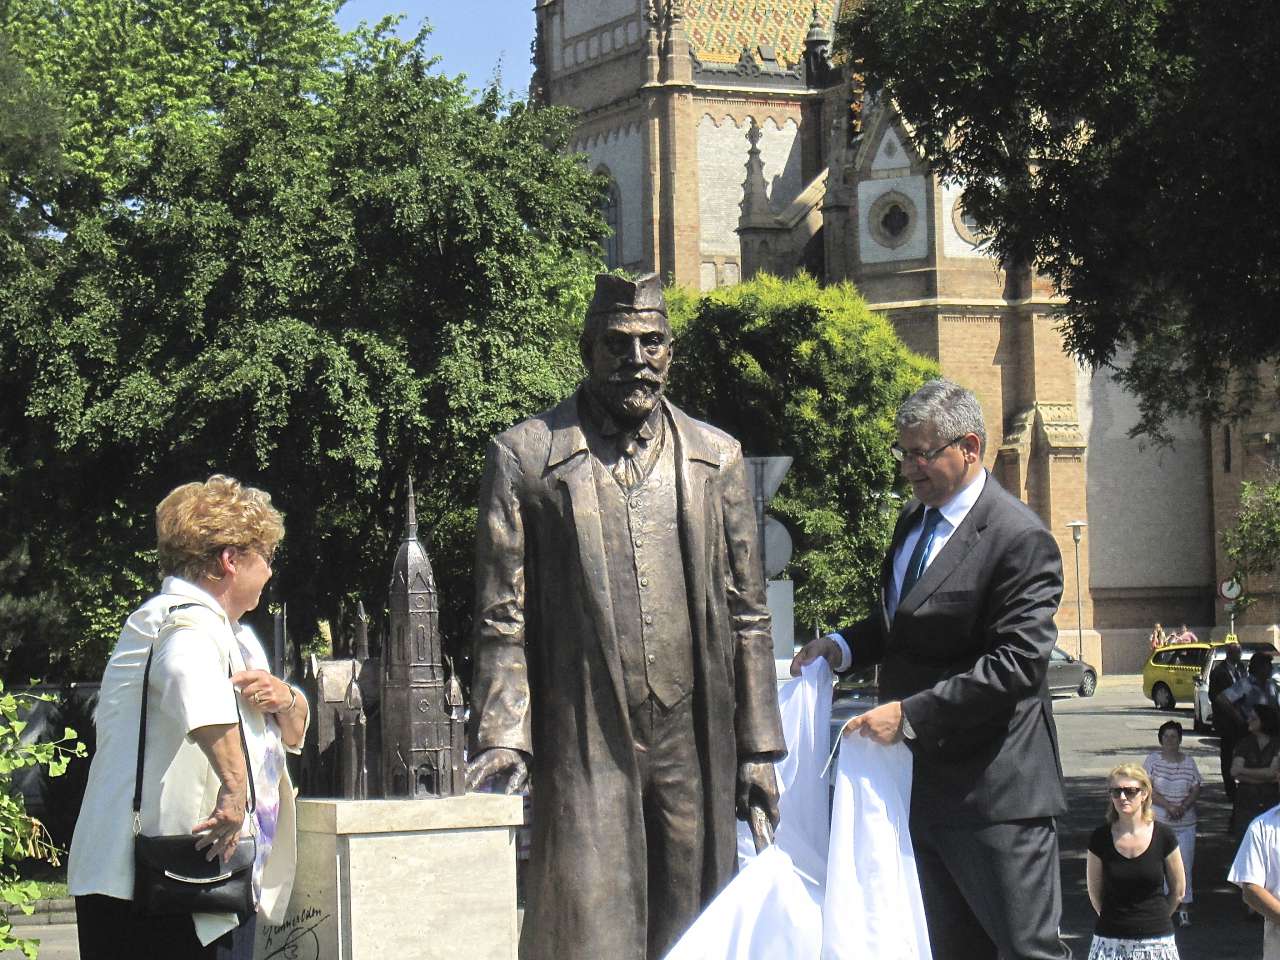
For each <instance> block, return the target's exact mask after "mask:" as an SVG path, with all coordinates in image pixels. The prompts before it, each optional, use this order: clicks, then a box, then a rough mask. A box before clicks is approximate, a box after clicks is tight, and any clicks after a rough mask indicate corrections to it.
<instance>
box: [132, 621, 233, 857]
mask: <svg viewBox="0 0 1280 960" xmlns="http://www.w3.org/2000/svg"><path fill="white" fill-rule="evenodd" d="M198 606H200V604H198V603H182V604H179V605H178V606H176V607H170V608H169V613H173V611H175V610H183V609H185V608H187V607H198ZM155 653H156V648H155V645H154V644H152V646H151V650H150V651H149V652H148V653H147V665H146V667H145V668H144V669H143V671H142V707H141V709H140V710H139V716H138V768H137V771H136V773H135V774H134V777H133V832H134V834H135V835H136V834H138V833H141V832H142V767H143V762H144V759H145V757H146V752H147V697H148V694H149V693H150V689H151V658H152V657H154V656H155ZM227 679H228V680H230V679H231V664H230V663H228V664H227ZM232 701H233V702H234V703H235V705H236V726H237V728H238V729H239V730H240V749H242V750H243V751H244V766H245V773H246V774H247V776H248V779H249V807H248V809H247V810H246V813H253V812H254V811H255V810H256V809H257V807H258V793H257V791H256V790H255V789H254V786H253V763H252V762H251V761H250V760H249V741H248V740H247V739H245V735H244V717H242V716H241V715H240V699H239V697H236V696H235V694H234V693H233V694H232ZM251 826H252V825H251Z"/></svg>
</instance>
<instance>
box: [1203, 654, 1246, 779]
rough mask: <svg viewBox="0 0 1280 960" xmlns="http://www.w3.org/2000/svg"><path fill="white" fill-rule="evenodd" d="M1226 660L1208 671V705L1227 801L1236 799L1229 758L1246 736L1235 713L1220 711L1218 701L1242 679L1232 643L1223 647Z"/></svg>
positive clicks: (1242, 664) (1238, 655)
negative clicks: (1215, 734) (1211, 705)
mask: <svg viewBox="0 0 1280 960" xmlns="http://www.w3.org/2000/svg"><path fill="white" fill-rule="evenodd" d="M1225 653H1226V657H1225V659H1223V660H1222V661H1221V662H1220V663H1218V664H1216V665H1215V666H1214V668H1213V669H1212V670H1210V671H1209V703H1211V704H1213V705H1214V708H1213V729H1214V732H1215V733H1217V735H1218V761H1219V763H1220V764H1221V769H1222V789H1223V790H1224V791H1225V792H1226V794H1227V799H1228V800H1232V799H1234V798H1235V795H1236V782H1235V781H1234V780H1232V779H1231V758H1232V757H1233V756H1235V751H1236V742H1237V741H1238V740H1239V739H1240V738H1241V737H1242V736H1244V734H1245V729H1244V727H1243V726H1240V725H1239V721H1238V719H1237V717H1236V714H1235V711H1227V710H1219V709H1218V708H1217V702H1218V697H1220V696H1221V695H1222V694H1223V693H1225V692H1226V691H1227V690H1229V689H1231V688H1232V687H1233V686H1235V685H1236V684H1237V683H1239V682H1240V681H1241V680H1243V679H1244V678H1245V674H1246V671H1245V667H1244V663H1243V662H1242V661H1241V651H1240V644H1239V643H1236V642H1235V641H1234V640H1232V641H1230V642H1228V643H1227V645H1226V650H1225Z"/></svg>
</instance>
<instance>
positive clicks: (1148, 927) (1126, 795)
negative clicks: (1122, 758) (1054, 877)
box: [1086, 763, 1185, 960]
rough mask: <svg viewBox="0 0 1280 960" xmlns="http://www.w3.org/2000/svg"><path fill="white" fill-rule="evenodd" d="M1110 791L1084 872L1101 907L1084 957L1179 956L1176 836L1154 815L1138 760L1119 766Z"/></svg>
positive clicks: (1144, 959)
mask: <svg viewBox="0 0 1280 960" xmlns="http://www.w3.org/2000/svg"><path fill="white" fill-rule="evenodd" d="M1107 792H1108V800H1107V822H1106V823H1104V824H1103V825H1102V826H1100V827H1099V828H1098V829H1097V830H1095V831H1094V832H1093V836H1092V837H1090V838H1089V854H1088V865H1087V873H1086V877H1087V880H1088V887H1089V902H1090V903H1091V904H1093V909H1094V910H1095V911H1096V912H1097V914H1098V924H1097V926H1096V927H1095V928H1094V935H1093V944H1092V945H1091V946H1090V947H1089V960H1178V946H1177V944H1176V943H1175V942H1174V939H1173V912H1174V910H1176V909H1177V908H1178V904H1179V903H1180V902H1181V901H1182V893H1183V889H1184V887H1185V878H1184V875H1183V870H1182V855H1181V854H1180V853H1179V852H1178V838H1177V837H1176V836H1175V835H1174V832H1173V831H1172V830H1170V829H1169V828H1168V827H1167V826H1166V825H1164V824H1163V823H1157V822H1156V820H1155V816H1154V815H1153V814H1152V812H1151V792H1152V791H1151V780H1150V778H1149V777H1148V776H1147V771H1146V770H1144V769H1143V768H1142V767H1140V766H1138V765H1137V764H1130V763H1126V764H1121V765H1120V766H1118V767H1116V768H1115V769H1114V770H1112V771H1111V775H1110V776H1109V777H1108V778H1107Z"/></svg>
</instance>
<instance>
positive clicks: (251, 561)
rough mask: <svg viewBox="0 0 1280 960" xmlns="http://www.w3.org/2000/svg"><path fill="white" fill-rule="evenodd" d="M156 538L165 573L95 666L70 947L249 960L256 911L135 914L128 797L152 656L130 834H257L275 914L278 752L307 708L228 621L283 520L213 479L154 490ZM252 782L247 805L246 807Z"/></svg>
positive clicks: (264, 903)
mask: <svg viewBox="0 0 1280 960" xmlns="http://www.w3.org/2000/svg"><path fill="white" fill-rule="evenodd" d="M156 534H157V540H158V553H159V560H160V568H161V570H162V571H163V572H164V573H165V574H166V576H165V579H164V582H163V584H162V585H161V587H160V593H159V594H157V595H156V596H154V597H152V598H151V599H150V600H148V601H147V602H146V603H144V604H143V605H142V606H141V607H139V608H138V609H137V610H136V611H134V612H133V614H132V615H130V617H129V619H128V620H127V621H125V624H124V629H123V630H122V631H121V633H120V639H119V641H118V642H117V643H116V647H115V650H114V651H113V652H112V654H111V659H110V661H109V662H108V664H107V669H106V672H105V673H104V674H103V676H102V688H101V692H100V694H99V700H98V709H97V712H96V714H95V716H94V723H95V725H96V728H97V734H98V750H97V753H96V754H95V756H94V759H93V764H92V766H91V768H90V771H89V784H88V788H87V790H86V792H85V798H84V804H83V806H82V808H81V813H80V819H79V821H78V822H77V823H76V829H75V835H74V837H73V839H72V842H71V857H70V865H69V868H68V876H67V880H68V886H69V888H70V893H71V895H72V896H74V897H75V898H76V919H77V923H78V925H79V939H80V957H81V958H82V960H100V958H112V960H114V958H121V960H123V958H131V960H132V958H140V957H164V958H166V960H185V958H189V957H190V958H194V957H201V958H217V960H242V958H243V960H249V958H251V957H252V956H253V940H254V931H255V926H256V917H257V914H256V913H255V914H252V915H250V916H248V917H241V916H237V915H235V914H206V913H196V914H191V915H186V916H177V917H148V916H139V915H135V913H134V912H133V910H132V904H131V902H130V901H131V900H132V898H133V881H134V867H133V812H132V797H133V792H134V780H135V772H136V771H135V767H136V764H137V751H138V723H139V716H140V708H141V705H142V681H143V672H144V667H145V665H146V662H147V659H148V656H149V655H150V656H151V660H152V662H151V672H150V680H149V683H148V701H149V702H148V706H147V712H148V723H147V742H146V755H145V770H144V772H143V795H142V810H141V828H142V833H143V834H146V835H173V834H190V835H191V842H192V844H194V846H195V847H196V848H197V849H199V850H203V851H205V855H206V857H207V858H208V859H210V860H212V859H214V858H215V857H222V858H224V859H225V858H229V857H230V855H231V853H232V852H233V851H234V849H235V847H236V844H237V842H238V841H239V839H240V837H241V836H242V835H248V834H250V833H252V834H255V835H256V837H257V855H256V859H255V862H254V866H253V891H254V899H255V902H256V904H257V907H258V912H260V913H262V914H263V915H264V916H265V917H266V918H268V919H269V920H272V921H276V922H278V921H279V920H280V919H281V917H282V914H283V912H284V910H285V907H286V906H287V904H288V901H289V893H290V889H291V887H292V884H293V872H294V854H295V850H294V821H293V796H294V794H293V787H292V785H291V784H290V782H289V775H288V772H287V770H286V768H285V762H284V761H285V751H291V752H297V750H298V749H300V747H301V745H302V740H303V737H304V736H305V734H306V728H307V722H308V719H309V715H308V710H307V703H306V700H305V699H304V698H303V697H302V696H301V694H300V693H299V692H298V691H297V690H296V689H295V688H293V687H291V686H289V685H288V684H286V683H285V682H284V681H282V680H279V679H277V678H276V677H273V676H272V675H271V674H270V673H269V672H268V664H267V658H266V654H265V652H264V651H263V648H262V644H261V643H260V642H259V641H258V638H257V637H255V636H254V634H253V631H252V630H250V629H249V627H247V626H246V625H244V624H241V623H240V618H241V617H243V616H244V615H245V614H246V613H248V612H249V611H250V610H253V609H254V608H255V607H257V605H258V600H259V598H260V596H261V594H262V588H263V587H264V586H265V585H266V583H267V581H268V580H269V579H270V578H271V559H272V556H273V555H274V554H275V550H276V547H277V545H278V544H279V543H280V540H281V538H282V537H283V536H284V525H283V524H282V522H281V518H280V514H279V512H278V511H277V510H276V509H275V508H274V507H273V506H272V505H271V498H270V497H269V496H268V495H267V494H266V493H264V492H262V491H261V490H255V489H253V488H252V487H245V486H242V485H241V484H240V483H238V482H237V481H235V480H233V479H231V478H230V477H225V476H219V475H215V476H212V477H210V478H209V479H208V480H207V481H206V482H204V483H188V484H185V485H183V486H181V487H178V488H177V489H176V490H174V491H173V492H171V493H170V494H169V495H168V496H167V497H165V498H164V500H162V501H161V502H160V505H159V506H158V507H157V508H156ZM241 726H243V730H244V736H245V740H244V741H243V745H242V741H241V731H240V728H241ZM246 747H247V752H248V764H246V756H245V754H246ZM249 777H252V778H253V786H254V788H255V789H254V793H255V794H256V806H255V808H254V811H253V812H252V813H251V814H248V815H246V803H247V799H248V795H249V792H250V791H249ZM250 821H254V822H250Z"/></svg>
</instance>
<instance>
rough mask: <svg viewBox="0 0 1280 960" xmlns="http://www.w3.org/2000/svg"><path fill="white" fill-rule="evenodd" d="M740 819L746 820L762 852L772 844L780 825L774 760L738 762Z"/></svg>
mask: <svg viewBox="0 0 1280 960" xmlns="http://www.w3.org/2000/svg"><path fill="white" fill-rule="evenodd" d="M737 812H738V819H739V820H745V821H747V824H748V826H750V827H751V837H752V839H753V840H754V841H755V845H756V852H757V853H759V852H760V851H761V850H763V849H764V848H765V847H767V846H768V845H769V844H771V843H773V831H774V830H775V829H777V826H778V778H777V776H776V775H775V774H774V771H773V762H772V761H771V760H743V761H740V762H739V763H738V788H737Z"/></svg>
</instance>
